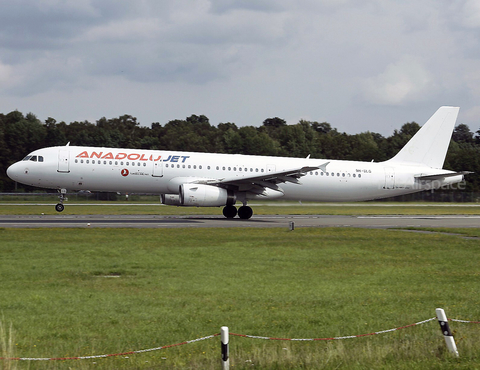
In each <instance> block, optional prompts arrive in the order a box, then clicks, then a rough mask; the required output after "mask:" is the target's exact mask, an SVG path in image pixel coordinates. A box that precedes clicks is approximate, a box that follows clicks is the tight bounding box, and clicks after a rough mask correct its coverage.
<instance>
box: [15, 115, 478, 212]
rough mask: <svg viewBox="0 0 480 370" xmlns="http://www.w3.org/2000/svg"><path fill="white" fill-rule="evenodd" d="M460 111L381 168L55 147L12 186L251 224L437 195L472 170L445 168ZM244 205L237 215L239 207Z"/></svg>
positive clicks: (430, 125)
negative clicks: (306, 204)
mask: <svg viewBox="0 0 480 370" xmlns="http://www.w3.org/2000/svg"><path fill="white" fill-rule="evenodd" d="M458 112H459V108H458V107H446V106H445V107H440V108H439V109H438V110H437V111H436V112H435V113H434V114H433V116H432V117H431V118H430V119H429V120H428V121H427V122H426V123H425V124H424V125H423V126H422V127H421V129H420V130H419V131H418V132H417V133H416V134H415V135H414V136H413V137H412V138H411V139H410V141H408V143H407V144H406V145H405V146H404V147H403V148H402V149H401V150H400V151H399V152H398V153H397V154H396V155H395V156H394V157H393V158H391V159H389V160H387V161H384V162H373V161H372V162H357V161H344V160H331V159H311V158H309V157H310V156H308V157H307V158H286V157H270V156H254V155H240V154H217V153H197V152H180V151H168V150H140V149H138V150H137V149H121V148H105V147H83V146H70V145H69V144H67V145H66V146H57V147H49V148H43V149H38V150H35V151H33V152H31V153H30V154H28V155H27V156H26V157H25V158H23V160H21V161H19V162H16V163H14V164H12V165H11V166H10V167H8V169H7V175H8V177H10V179H12V180H14V181H16V182H19V183H22V184H26V185H31V186H36V187H40V188H49V189H57V190H58V191H59V192H60V200H59V203H58V204H57V205H56V206H55V209H56V211H58V212H62V211H63V210H64V204H63V202H64V200H65V195H66V193H67V189H68V190H69V191H82V190H83V191H87V190H88V191H101V192H128V193H134V192H137V193H139V192H142V193H156V194H160V198H161V202H162V203H163V204H165V205H171V206H185V207H223V215H224V216H225V217H226V218H234V217H236V216H237V215H238V217H239V218H240V219H249V218H250V217H252V215H253V210H252V208H251V207H249V206H248V205H247V203H248V202H249V201H251V200H258V199H285V200H297V201H319V202H325V201H326V202H337V201H364V200H373V199H381V198H388V197H393V196H397V195H403V194H410V193H415V192H419V191H423V190H431V189H438V188H441V187H445V186H449V185H452V184H456V183H458V182H461V181H463V179H464V175H466V174H468V173H471V172H468V171H461V172H455V171H449V170H444V169H442V167H443V163H444V161H445V156H446V153H447V150H448V146H449V143H450V138H451V136H452V132H453V128H454V125H455V122H456V119H457V116H458ZM237 202H238V203H241V204H242V205H241V206H240V207H239V208H238V209H237V207H236V206H235V205H236V203H237Z"/></svg>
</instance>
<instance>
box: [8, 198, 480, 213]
mask: <svg viewBox="0 0 480 370" xmlns="http://www.w3.org/2000/svg"><path fill="white" fill-rule="evenodd" d="M39 203H41V204H42V205H38V204H37V203H36V202H21V204H23V205H19V203H18V202H14V203H12V202H6V201H3V202H0V214H2V215H22V214H27V215H39V214H42V213H43V214H46V215H53V214H58V213H57V212H56V211H55V209H54V205H55V203H56V200H53V201H50V202H39ZM44 204H48V205H44ZM250 205H251V206H252V208H253V212H254V214H257V215H282V214H290V215H318V214H323V215H423V214H429V215H456V214H464V215H478V214H480V204H476V203H447V204H445V203H380V202H361V203H354V204H342V203H303V204H301V203H295V202H293V203H285V202H265V203H263V202H262V203H255V202H252V203H251V204H250ZM62 214H65V215H89V214H107V215H113V214H115V215H118V214H120V215H130V214H155V215H221V214H222V208H221V207H175V206H164V205H162V204H160V202H148V203H138V202H121V201H116V202H108V201H103V202H101V201H97V202H77V201H74V202H65V210H64V211H63V212H62Z"/></svg>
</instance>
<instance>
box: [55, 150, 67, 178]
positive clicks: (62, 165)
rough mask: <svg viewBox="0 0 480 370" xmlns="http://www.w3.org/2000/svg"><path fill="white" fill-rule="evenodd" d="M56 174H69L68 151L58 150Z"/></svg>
mask: <svg viewBox="0 0 480 370" xmlns="http://www.w3.org/2000/svg"><path fill="white" fill-rule="evenodd" d="M57 171H58V172H63V173H68V172H70V151H69V150H68V149H60V150H59V151H58V168H57Z"/></svg>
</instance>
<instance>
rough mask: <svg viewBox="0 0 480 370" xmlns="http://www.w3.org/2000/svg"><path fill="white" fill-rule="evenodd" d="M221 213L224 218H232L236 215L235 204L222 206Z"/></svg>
mask: <svg viewBox="0 0 480 370" xmlns="http://www.w3.org/2000/svg"><path fill="white" fill-rule="evenodd" d="M223 215H224V216H225V217H226V218H234V217H235V216H236V215H237V207H235V206H225V207H223Z"/></svg>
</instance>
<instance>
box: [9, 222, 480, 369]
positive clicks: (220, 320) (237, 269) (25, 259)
mask: <svg viewBox="0 0 480 370" xmlns="http://www.w3.org/2000/svg"><path fill="white" fill-rule="evenodd" d="M457 231H458V230H457ZM479 251H480V244H479V242H478V241H477V240H472V239H464V238H462V237H460V236H455V235H444V234H438V233H434V234H433V233H432V234H417V233H407V232H404V231H394V230H364V229H342V228H318V229H308V228H306V229H298V230H295V231H292V232H290V231H286V230H279V229H273V228H272V229H142V230H137V229H62V230H51V229H24V230H19V229H1V230H0V281H1V284H0V320H1V321H2V322H3V327H4V328H9V327H10V325H12V328H13V335H14V337H15V345H14V348H13V349H12V350H11V351H10V352H13V353H12V355H14V356H18V357H65V356H84V355H94V354H111V353H119V352H128V351H132V350H140V349H145V348H153V347H158V346H163V345H169V344H175V343H180V342H183V341H185V340H190V339H195V338H199V337H203V336H206V335H210V334H214V333H218V332H219V330H220V327H221V326H223V325H226V326H228V327H229V328H230V331H231V332H234V333H239V334H250V335H259V336H271V337H284V338H324V337H334V336H345V335H356V334H363V333H371V332H375V331H379V330H384V329H390V328H394V327H399V326H403V325H408V324H412V323H415V322H418V321H421V320H424V319H427V318H431V317H433V316H435V308H437V307H442V308H444V309H445V310H446V313H447V315H448V316H449V317H452V318H460V319H469V320H477V321H478V320H479V318H480V296H479V294H478V293H479V288H480V282H479V281H480V280H479V278H480V276H479V270H478V255H479ZM451 327H452V329H453V330H454V331H455V335H456V338H457V345H458V349H459V353H460V358H459V359H456V358H453V357H452V356H451V355H450V354H449V353H448V352H447V351H446V350H445V343H444V340H443V337H442V335H441V333H440V330H439V327H438V324H437V323H436V322H429V323H427V324H424V325H421V326H417V327H413V328H407V329H403V330H400V331H396V332H393V333H387V334H382V335H377V336H370V337H362V338H357V339H347V340H343V341H330V342H325V341H318V342H277V341H264V340H259V339H247V338H240V337H231V349H230V354H231V367H232V368H234V369H247V368H248V369H251V368H252V367H255V368H261V369H272V368H273V369H299V368H324V369H336V368H344V369H366V368H369V369H372V368H373V369H398V368H400V369H402V368H403V369H407V368H408V369H412V368H413V369H424V368H437V369H449V368H451V367H454V366H455V367H458V368H465V369H467V368H476V367H480V351H478V343H480V325H478V324H477V325H475V324H459V323H452V324H451ZM4 332H5V330H4ZM5 337H8V334H4V338H3V342H8V338H5ZM0 343H2V340H1V339H0ZM219 347H220V345H219V339H218V337H217V338H214V339H208V340H206V341H202V342H198V343H193V344H187V345H182V346H179V347H174V348H169V349H164V350H160V351H155V352H150V353H145V354H136V355H129V356H119V357H112V358H106V359H97V360H78V361H73V360H70V361H56V362H36V363H25V362H15V366H17V367H18V368H20V369H23V368H34V369H45V368H48V369H51V368H53V369H68V368H80V369H83V368H84V369H87V368H91V367H95V368H97V369H120V368H125V369H133V368H135V369H151V368H155V369H157V368H165V369H171V368H178V369H192V368H194V369H197V368H199V369H200V368H201V369H216V368H218V367H219V366H220V365H219V352H220V350H219ZM126 357H128V358H126ZM1 363H2V362H0V364H1ZM94 363H95V364H94ZM7 365H8V366H12V362H4V366H7ZM252 365H254V366H252Z"/></svg>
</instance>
